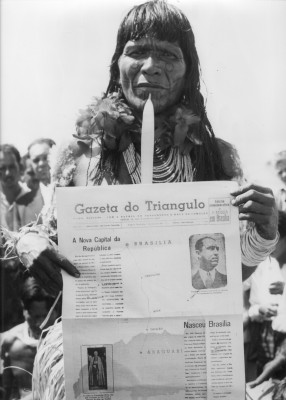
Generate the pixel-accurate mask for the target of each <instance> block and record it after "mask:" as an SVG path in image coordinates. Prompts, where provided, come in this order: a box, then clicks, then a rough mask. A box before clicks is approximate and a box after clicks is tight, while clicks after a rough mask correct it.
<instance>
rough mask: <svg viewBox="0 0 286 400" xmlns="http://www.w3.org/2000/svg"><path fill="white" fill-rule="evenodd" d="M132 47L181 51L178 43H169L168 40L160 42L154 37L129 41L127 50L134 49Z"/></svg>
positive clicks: (126, 46) (126, 45)
mask: <svg viewBox="0 0 286 400" xmlns="http://www.w3.org/2000/svg"><path fill="white" fill-rule="evenodd" d="M132 47H146V48H157V49H161V48H162V49H163V48H166V47H168V48H170V49H174V50H177V51H181V48H180V46H179V44H178V43H177V42H169V41H167V40H159V39H156V38H153V37H144V38H141V39H138V40H129V41H128V42H127V43H126V44H125V48H132Z"/></svg>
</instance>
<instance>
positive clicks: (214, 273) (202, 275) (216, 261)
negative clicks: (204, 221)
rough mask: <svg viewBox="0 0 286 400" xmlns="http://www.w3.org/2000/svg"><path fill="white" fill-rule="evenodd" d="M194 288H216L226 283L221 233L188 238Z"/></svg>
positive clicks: (223, 242)
mask: <svg viewBox="0 0 286 400" xmlns="http://www.w3.org/2000/svg"><path fill="white" fill-rule="evenodd" d="M189 243H190V257H191V268H192V286H193V288H194V289H197V290H203V289H218V288H223V287H225V286H226V285H227V272H226V260H225V238H224V235H223V234H217V233H216V234H205V235H192V236H191V237H190V239H189Z"/></svg>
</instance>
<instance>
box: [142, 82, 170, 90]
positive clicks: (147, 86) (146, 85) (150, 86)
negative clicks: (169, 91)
mask: <svg viewBox="0 0 286 400" xmlns="http://www.w3.org/2000/svg"><path fill="white" fill-rule="evenodd" d="M136 89H149V90H152V89H157V90H158V89H159V90H164V89H166V88H165V87H164V86H162V85H159V84H158V83H149V82H144V83H138V85H136Z"/></svg>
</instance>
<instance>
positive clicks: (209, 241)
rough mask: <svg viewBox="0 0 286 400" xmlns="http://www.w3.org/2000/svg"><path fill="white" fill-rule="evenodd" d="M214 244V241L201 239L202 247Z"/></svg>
mask: <svg viewBox="0 0 286 400" xmlns="http://www.w3.org/2000/svg"><path fill="white" fill-rule="evenodd" d="M215 244H216V241H215V239H212V238H205V239H203V246H204V247H209V246H214V245H215Z"/></svg>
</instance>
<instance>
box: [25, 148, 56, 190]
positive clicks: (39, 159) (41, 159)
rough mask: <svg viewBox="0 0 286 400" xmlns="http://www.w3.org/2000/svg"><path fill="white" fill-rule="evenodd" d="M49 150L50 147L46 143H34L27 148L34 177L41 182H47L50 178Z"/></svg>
mask: <svg viewBox="0 0 286 400" xmlns="http://www.w3.org/2000/svg"><path fill="white" fill-rule="evenodd" d="M50 151H51V148H50V146H49V145H48V144H46V143H37V144H34V145H33V146H32V147H31V148H30V150H29V155H30V159H31V164H32V167H33V170H34V171H35V174H36V178H37V179H38V180H39V181H42V182H47V181H49V180H50V165H49V154H50Z"/></svg>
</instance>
